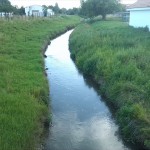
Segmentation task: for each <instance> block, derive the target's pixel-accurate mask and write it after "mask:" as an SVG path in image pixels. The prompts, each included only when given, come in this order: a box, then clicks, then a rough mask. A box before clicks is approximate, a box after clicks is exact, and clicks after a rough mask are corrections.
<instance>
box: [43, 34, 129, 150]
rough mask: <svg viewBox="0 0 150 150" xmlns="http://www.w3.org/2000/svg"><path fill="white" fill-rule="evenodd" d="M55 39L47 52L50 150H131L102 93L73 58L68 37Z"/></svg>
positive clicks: (48, 147) (47, 142)
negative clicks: (128, 149) (50, 109)
mask: <svg viewBox="0 0 150 150" xmlns="http://www.w3.org/2000/svg"><path fill="white" fill-rule="evenodd" d="M71 32H72V31H69V32H67V33H66V34H64V35H63V36H61V37H59V38H57V39H55V40H53V41H52V43H51V45H50V46H49V47H48V50H47V52H46V55H47V56H48V57H47V59H46V62H45V63H46V67H48V68H49V69H48V71H47V73H48V79H49V82H50V94H51V106H52V112H53V118H52V124H53V126H52V127H51V128H50V134H49V138H48V139H47V141H46V149H47V150H127V148H125V147H124V145H123V144H122V141H121V140H120V141H119V140H118V137H117V136H116V135H115V133H116V131H117V130H118V127H117V126H116V125H115V123H114V121H113V119H112V118H111V113H110V112H109V109H108V108H107V106H106V105H105V103H104V102H103V101H101V97H100V95H98V94H97V92H96V91H95V90H94V88H93V87H92V86H91V85H90V86H89V85H87V84H88V83H85V80H84V78H83V76H82V75H81V74H80V73H79V72H78V70H77V69H76V66H75V65H74V63H73V62H72V60H71V59H70V53H69V51H68V41H67V40H68V37H69V35H70V33H71Z"/></svg>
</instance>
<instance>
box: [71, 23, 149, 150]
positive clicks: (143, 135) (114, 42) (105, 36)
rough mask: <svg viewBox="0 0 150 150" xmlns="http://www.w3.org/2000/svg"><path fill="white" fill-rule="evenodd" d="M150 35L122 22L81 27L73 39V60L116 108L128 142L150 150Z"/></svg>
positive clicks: (72, 35)
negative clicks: (97, 84)
mask: <svg viewBox="0 0 150 150" xmlns="http://www.w3.org/2000/svg"><path fill="white" fill-rule="evenodd" d="M149 40H150V33H149V32H148V30H147V28H138V29H135V28H133V27H129V26H128V25H127V24H126V23H123V22H119V21H99V22H96V23H93V24H87V23H84V24H82V25H80V26H78V27H77V28H76V29H75V30H74V32H73V33H72V34H71V37H70V50H71V56H72V58H73V59H74V60H75V62H76V64H77V66H78V67H79V68H80V69H81V70H82V72H83V73H84V74H87V75H90V76H91V77H92V78H93V79H94V80H95V81H96V82H97V83H99V88H100V92H101V93H102V94H103V95H104V96H106V97H107V101H108V102H110V103H111V104H112V105H114V107H116V108H117V109H116V118H117V121H118V123H119V124H120V131H121V132H122V134H123V137H124V138H125V139H126V141H130V142H133V143H135V142H137V143H138V144H141V145H143V147H144V148H147V149H150V109H149V108H150V65H149V63H150V42H149Z"/></svg>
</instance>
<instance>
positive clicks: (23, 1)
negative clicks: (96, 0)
mask: <svg viewBox="0 0 150 150" xmlns="http://www.w3.org/2000/svg"><path fill="white" fill-rule="evenodd" d="M121 1H122V2H123V3H126V4H127V3H128V4H129V3H133V2H135V1H136V0H121ZM10 2H11V4H12V5H17V6H18V7H21V6H24V7H26V6H29V5H35V4H36V5H48V6H49V5H55V3H56V2H57V3H58V5H59V7H60V8H63V7H64V8H67V9H68V8H73V7H80V0H10Z"/></svg>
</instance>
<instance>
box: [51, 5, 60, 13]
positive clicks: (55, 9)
mask: <svg viewBox="0 0 150 150" xmlns="http://www.w3.org/2000/svg"><path fill="white" fill-rule="evenodd" d="M53 11H54V13H55V14H58V13H59V11H60V8H59V6H58V3H56V4H55V6H54V7H53Z"/></svg>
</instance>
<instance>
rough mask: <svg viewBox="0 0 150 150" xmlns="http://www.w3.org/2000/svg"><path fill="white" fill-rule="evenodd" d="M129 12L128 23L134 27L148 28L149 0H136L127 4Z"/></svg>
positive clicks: (149, 19)
mask: <svg viewBox="0 0 150 150" xmlns="http://www.w3.org/2000/svg"><path fill="white" fill-rule="evenodd" d="M127 11H129V12H130V19H129V25H130V26H134V27H146V26H147V27H148V28H149V30H150V0H138V1H137V2H135V3H134V4H132V5H130V6H128V8H127Z"/></svg>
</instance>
